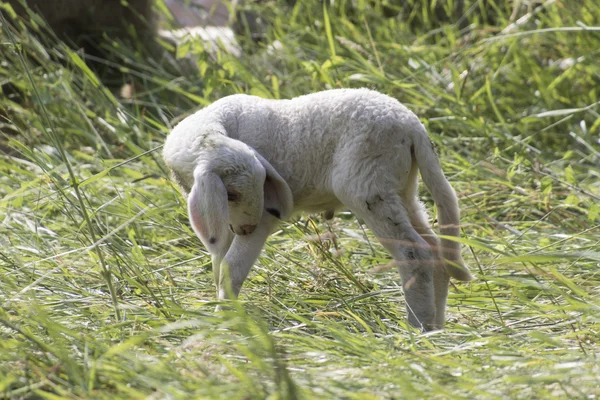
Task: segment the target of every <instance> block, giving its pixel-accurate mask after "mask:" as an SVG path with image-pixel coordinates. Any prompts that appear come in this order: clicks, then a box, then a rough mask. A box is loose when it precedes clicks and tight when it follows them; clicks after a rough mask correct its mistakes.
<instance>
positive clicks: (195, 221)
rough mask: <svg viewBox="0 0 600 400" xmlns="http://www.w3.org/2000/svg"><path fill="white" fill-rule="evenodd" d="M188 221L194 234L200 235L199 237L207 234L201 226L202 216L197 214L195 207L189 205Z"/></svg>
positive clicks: (204, 236)
mask: <svg viewBox="0 0 600 400" xmlns="http://www.w3.org/2000/svg"><path fill="white" fill-rule="evenodd" d="M190 222H191V224H192V228H194V231H195V232H196V234H197V235H198V236H200V239H203V238H206V237H207V236H208V235H207V233H208V232H206V230H205V229H204V228H203V226H202V218H201V217H200V216H199V215H198V209H197V207H194V206H192V207H190Z"/></svg>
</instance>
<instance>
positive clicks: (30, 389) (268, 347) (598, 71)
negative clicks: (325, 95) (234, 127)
mask: <svg viewBox="0 0 600 400" xmlns="http://www.w3.org/2000/svg"><path fill="white" fill-rule="evenodd" d="M265 3H266V4H264V5H261V6H256V7H259V10H260V12H261V15H263V17H264V20H265V21H266V22H267V23H268V29H267V33H266V38H265V39H264V40H263V41H262V42H259V43H255V42H252V41H242V42H241V46H242V49H243V51H242V55H241V56H240V57H235V56H233V55H230V54H227V53H226V52H224V51H217V52H216V55H215V54H214V53H211V52H209V51H207V49H205V48H204V47H203V46H202V43H201V42H198V41H185V42H183V43H181V44H180V46H179V47H178V48H177V50H176V53H177V56H178V57H179V58H187V59H189V60H193V63H194V64H195V68H196V71H195V72H190V71H178V70H177V68H175V67H173V66H172V65H171V66H169V65H165V63H164V62H163V63H161V62H159V61H155V60H151V59H149V58H148V57H146V55H145V54H144V53H143V51H141V50H140V49H138V48H132V47H131V46H129V47H128V46H124V45H123V44H121V43H119V42H116V41H108V42H107V43H106V46H109V47H110V50H111V52H112V53H113V54H115V60H113V61H111V64H110V65H111V66H112V67H113V69H117V70H118V71H119V72H120V74H118V75H117V76H120V77H117V78H114V77H111V78H110V79H113V80H115V79H116V85H113V86H120V84H121V83H122V81H119V79H122V80H123V79H124V80H126V81H127V82H131V84H130V85H128V86H127V87H126V89H127V90H125V91H121V92H119V91H118V90H114V89H113V88H111V87H110V85H109V83H110V82H109V83H107V78H105V77H103V76H100V77H99V76H98V75H97V74H96V73H94V72H93V71H92V70H91V69H90V68H89V67H88V66H87V65H86V63H85V62H84V61H83V56H82V54H81V53H80V52H76V51H74V50H71V49H69V48H68V47H67V46H66V45H65V44H64V43H60V42H59V41H57V40H56V39H55V38H53V37H51V36H50V35H47V34H46V35H44V34H36V33H35V31H36V30H41V31H43V28H41V27H36V26H34V25H35V24H23V26H21V27H20V28H17V29H9V28H8V26H7V25H6V20H5V19H2V20H0V22H1V23H2V30H1V32H2V36H0V42H1V43H0V45H1V46H2V50H1V51H0V55H1V56H2V58H1V59H0V83H2V84H6V83H10V84H12V85H13V87H16V88H17V89H18V93H19V98H18V99H16V98H15V97H14V96H13V97H11V96H8V95H2V94H0V114H1V115H2V116H0V132H1V135H0V143H1V144H2V149H3V153H1V154H0V398H8V399H59V398H60V399H117V398H131V399H141V398H148V399H190V398H207V399H331V398H340V399H392V398H395V399H412V398H415V399H416V398H440V399H444V398H452V399H463V398H464V399H507V398H515V399H523V398H530V399H533V398H538V399H552V398H560V399H565V398H574V399H584V398H586V399H594V398H598V397H599V396H600V363H599V361H600V360H599V357H600V350H599V347H598V346H599V343H600V268H599V267H600V250H599V249H600V139H599V138H600V106H599V103H600V99H599V97H600V6H598V5H597V4H596V3H595V1H594V0H580V1H566V0H548V1H545V2H528V1H523V2H522V6H521V7H520V8H518V9H517V11H518V12H517V13H516V15H513V8H512V3H513V2H507V4H505V3H504V2H494V1H493V0H489V1H488V2H487V7H486V8H484V9H483V10H482V8H481V5H482V4H483V3H482V2H480V1H466V2H465V4H466V7H465V19H466V22H467V24H466V25H467V26H464V24H462V25H461V26H459V25H451V24H440V23H439V22H437V21H436V20H435V18H434V16H433V15H432V13H431V12H430V10H429V9H428V8H427V7H425V6H421V7H420V8H419V7H415V8H414V9H413V12H412V13H411V14H410V15H405V16H404V18H402V19H401V18H394V17H386V16H385V15H384V14H385V13H384V10H383V8H382V6H381V3H383V2H382V1H373V2H367V1H360V0H357V1H354V2H350V1H338V2H324V3H322V2H317V1H309V0H305V1H298V2H297V3H296V5H295V6H291V7H290V6H288V5H285V4H284V3H285V2H281V3H282V4H279V3H278V2H275V1H273V2H265ZM158 4H159V6H160V5H161V4H163V3H162V2H161V1H159V2H158ZM324 4H325V5H324ZM5 12H6V10H5ZM486 12H488V13H490V15H486ZM492 14H493V15H492ZM25 25H28V29H29V32H27V30H26V29H25ZM273 43H275V45H273ZM165 45H166V44H165ZM100 78H102V79H100ZM113 83H115V82H113ZM337 87H369V88H372V89H376V90H379V91H381V92H383V93H386V94H389V95H391V96H393V97H395V98H397V99H398V100H400V101H401V102H403V103H404V104H406V105H407V106H408V107H409V108H410V109H412V110H413V111H414V112H415V113H416V114H417V115H419V117H420V118H421V120H422V122H423V123H424V124H425V125H426V126H427V128H428V130H429V132H430V136H431V139H432V141H433V143H434V144H435V147H436V150H437V152H438V155H439V157H440V160H441V163H442V166H443V169H444V172H445V174H446V176H447V177H448V179H449V180H450V182H451V184H452V186H453V187H454V188H455V190H456V192H457V194H458V197H459V202H460V207H461V223H462V239H461V242H462V244H463V257H464V259H465V261H466V262H467V264H468V265H469V266H470V268H471V271H472V272H473V273H474V275H475V276H476V279H475V280H473V281H472V282H469V283H454V284H452V286H451V288H450V295H449V300H448V311H447V314H448V322H447V325H446V329H445V330H443V331H436V332H431V333H426V334H423V333H421V332H419V331H418V330H416V329H414V328H412V327H411V326H409V325H408V323H407V322H406V314H405V311H404V302H403V294H402V289H401V284H400V279H399V274H398V272H397V271H396V270H395V269H394V268H392V267H391V266H390V265H389V262H390V257H389V255H388V253H387V252H386V251H385V250H384V249H383V248H382V246H381V245H380V244H379V243H378V242H377V240H376V239H375V238H374V237H373V235H372V233H371V232H370V231H369V230H368V229H366V227H364V226H362V225H361V224H360V221H357V219H356V218H355V217H354V216H353V215H352V214H350V213H349V212H346V211H342V212H340V213H338V215H336V217H335V218H334V219H333V220H331V221H326V220H324V219H323V218H322V216H321V215H301V216H298V217H296V218H294V219H293V220H292V221H290V222H289V223H285V224H283V225H282V226H281V229H280V230H279V231H278V232H277V233H276V234H274V235H273V236H271V237H270V239H269V240H268V242H267V245H266V246H265V249H264V251H263V253H262V255H261V257H260V258H259V261H258V262H257V264H256V265H255V267H254V268H253V270H252V272H251V273H250V276H249V278H248V280H247V281H246V283H245V286H244V288H243V289H242V295H241V297H240V299H239V301H237V302H232V303H231V306H232V309H231V310H228V311H222V312H215V311H214V310H215V305H216V304H217V303H216V301H215V293H214V288H213V278H212V271H211V265H210V255H209V254H208V253H207V251H206V250H205V249H204V248H203V247H202V245H201V243H200V242H199V240H198V239H197V238H196V236H195V235H194V233H193V231H192V230H191V228H190V226H189V223H188V220H187V214H186V207H185V200H184V199H183V198H182V197H181V195H180V194H179V191H178V190H177V188H176V187H175V185H174V184H173V182H171V181H170V180H169V177H168V171H166V169H165V166H164V163H163V161H162V159H161V155H160V152H161V149H160V148H161V145H162V143H163V142H164V139H165V137H166V136H167V135H168V133H169V131H170V129H172V127H173V126H174V124H176V123H177V122H178V121H179V120H181V119H182V118H183V117H185V116H186V115H189V114H190V113H192V112H193V111H195V110H198V109H200V108H202V107H203V106H205V105H207V104H210V103H211V102H212V101H215V100H216V99H218V98H220V97H222V96H225V95H228V94H234V93H249V94H255V95H258V96H263V97H269V98H290V97H294V96H297V95H301V94H306V93H311V92H314V91H318V90H324V89H328V88H337ZM421 198H422V200H423V202H424V203H425V204H426V206H427V207H428V209H429V210H430V213H431V214H432V215H433V218H434V220H435V210H433V203H432V201H431V198H430V197H429V194H428V192H427V191H426V190H425V189H424V188H422V190H421ZM434 222H435V221H434Z"/></svg>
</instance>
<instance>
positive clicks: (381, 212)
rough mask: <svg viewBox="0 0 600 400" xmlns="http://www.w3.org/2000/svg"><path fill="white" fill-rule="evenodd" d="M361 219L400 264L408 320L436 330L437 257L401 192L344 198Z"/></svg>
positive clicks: (419, 326)
mask: <svg viewBox="0 0 600 400" xmlns="http://www.w3.org/2000/svg"><path fill="white" fill-rule="evenodd" d="M344 204H345V205H347V206H348V207H349V208H350V209H351V210H352V211H353V212H354V213H355V214H356V215H357V216H358V217H359V218H362V219H363V220H364V221H365V222H366V224H367V225H368V226H369V228H370V229H371V230H372V231H373V233H375V236H377V238H378V239H379V241H380V242H381V244H382V245H383V246H384V247H385V248H386V249H387V250H388V251H389V252H390V253H391V254H392V256H393V257H394V261H395V262H396V264H397V265H398V270H399V271H400V277H401V278H402V286H403V288H404V297H405V299H406V308H407V314H408V321H409V322H410V323H411V324H412V325H414V326H416V327H418V328H423V329H424V330H431V329H434V320H435V303H434V288H433V270H434V260H435V257H434V255H433V253H432V250H431V247H430V246H429V243H427V242H426V241H425V240H424V239H423V238H422V237H421V235H419V233H418V232H417V231H416V230H415V229H414V227H413V226H412V224H411V221H410V218H409V215H408V211H407V209H406V207H405V206H404V204H403V202H402V199H401V197H400V196H399V195H398V194H395V193H393V194H391V193H388V194H377V195H374V196H371V197H369V198H364V199H356V198H352V199H345V201H344Z"/></svg>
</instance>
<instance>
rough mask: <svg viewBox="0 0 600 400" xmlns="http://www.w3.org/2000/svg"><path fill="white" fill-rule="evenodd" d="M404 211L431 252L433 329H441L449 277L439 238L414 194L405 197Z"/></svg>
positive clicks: (444, 314)
mask: <svg viewBox="0 0 600 400" xmlns="http://www.w3.org/2000/svg"><path fill="white" fill-rule="evenodd" d="M405 203H406V209H407V211H408V216H409V218H410V222H411V224H412V226H413V227H414V228H415V230H416V231H417V232H418V233H419V235H420V236H421V237H422V238H423V240H425V241H426V242H427V243H428V244H429V246H430V247H431V249H432V251H433V256H434V263H435V265H434V270H433V290H434V294H435V321H434V324H433V327H432V328H433V329H442V328H443V327H444V323H445V320H446V300H447V298H448V286H449V284H450V276H449V275H448V273H447V272H446V268H445V267H444V263H443V260H442V256H441V254H442V253H441V243H440V238H438V237H437V236H436V234H435V233H434V232H433V230H431V227H430V225H429V223H428V221H427V214H426V213H425V210H424V209H423V207H422V206H421V204H419V201H418V199H417V197H416V193H415V194H413V195H411V196H407V197H405Z"/></svg>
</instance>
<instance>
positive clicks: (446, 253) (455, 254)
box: [413, 125, 473, 281]
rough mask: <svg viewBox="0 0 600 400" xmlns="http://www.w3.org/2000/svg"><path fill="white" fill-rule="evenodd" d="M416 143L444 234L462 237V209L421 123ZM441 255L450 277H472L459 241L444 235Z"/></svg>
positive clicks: (423, 173) (416, 157) (418, 156)
mask: <svg viewBox="0 0 600 400" xmlns="http://www.w3.org/2000/svg"><path fill="white" fill-rule="evenodd" d="M413 146H414V147H413V150H414V158H415V160H416V162H417V166H418V167H419V170H420V171H421V177H422V178H423V182H425V185H426V186H427V188H428V189H429V192H430V193H431V195H432V196H433V201H434V202H435V204H436V206H437V209H438V220H439V225H440V231H441V234H442V235H444V236H454V237H460V218H459V217H460V215H459V214H460V211H459V208H458V200H457V199H456V193H455V192H454V189H452V186H450V183H448V181H447V180H446V177H445V176H444V173H443V172H442V168H441V166H440V163H439V161H438V159H437V156H436V154H435V151H434V150H433V145H432V143H431V141H430V140H429V136H428V135H427V132H426V131H425V128H424V127H423V126H422V125H421V129H419V130H417V131H416V132H414V134H413ZM442 255H443V257H444V265H445V267H446V271H447V272H448V274H449V275H450V276H451V277H453V278H455V279H458V280H461V281H470V280H471V279H473V276H472V275H471V272H470V271H469V268H468V267H467V266H465V263H464V261H463V259H462V257H461V255H460V243H458V242H456V241H453V240H448V239H444V238H442Z"/></svg>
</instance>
